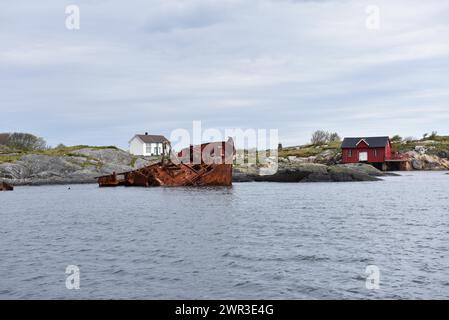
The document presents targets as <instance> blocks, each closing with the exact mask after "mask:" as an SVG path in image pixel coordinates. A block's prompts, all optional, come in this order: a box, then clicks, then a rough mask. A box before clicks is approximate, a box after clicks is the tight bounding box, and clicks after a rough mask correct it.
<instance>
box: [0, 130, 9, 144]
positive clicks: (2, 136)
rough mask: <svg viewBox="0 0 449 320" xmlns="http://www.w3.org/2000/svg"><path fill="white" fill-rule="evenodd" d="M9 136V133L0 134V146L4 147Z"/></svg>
mask: <svg viewBox="0 0 449 320" xmlns="http://www.w3.org/2000/svg"><path fill="white" fill-rule="evenodd" d="M9 136H10V134H9V133H0V144H4V145H6V143H7V142H8V139H9Z"/></svg>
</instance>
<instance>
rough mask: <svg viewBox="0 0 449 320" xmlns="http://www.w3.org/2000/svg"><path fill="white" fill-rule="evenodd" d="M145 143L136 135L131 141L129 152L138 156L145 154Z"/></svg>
mask: <svg viewBox="0 0 449 320" xmlns="http://www.w3.org/2000/svg"><path fill="white" fill-rule="evenodd" d="M144 147H145V144H144V143H143V142H142V141H141V140H140V139H139V138H137V137H134V138H133V139H132V140H131V141H130V143H129V153H131V154H133V155H136V156H143V155H144V151H145V150H144Z"/></svg>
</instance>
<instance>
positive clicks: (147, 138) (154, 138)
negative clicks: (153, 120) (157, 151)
mask: <svg viewBox="0 0 449 320" xmlns="http://www.w3.org/2000/svg"><path fill="white" fill-rule="evenodd" d="M136 137H139V138H140V140H142V141H143V142H145V143H162V142H168V140H167V138H165V137H164V136H160V135H154V134H137V135H136Z"/></svg>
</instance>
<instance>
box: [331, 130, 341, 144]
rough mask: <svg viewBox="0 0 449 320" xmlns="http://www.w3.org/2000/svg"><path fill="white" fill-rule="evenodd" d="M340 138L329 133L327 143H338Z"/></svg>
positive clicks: (333, 133)
mask: <svg viewBox="0 0 449 320" xmlns="http://www.w3.org/2000/svg"><path fill="white" fill-rule="evenodd" d="M340 141H341V138H340V136H339V135H338V133H337V132H332V133H329V142H340Z"/></svg>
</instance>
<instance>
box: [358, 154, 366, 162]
mask: <svg viewBox="0 0 449 320" xmlns="http://www.w3.org/2000/svg"><path fill="white" fill-rule="evenodd" d="M359 161H368V152H360V153H359Z"/></svg>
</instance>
